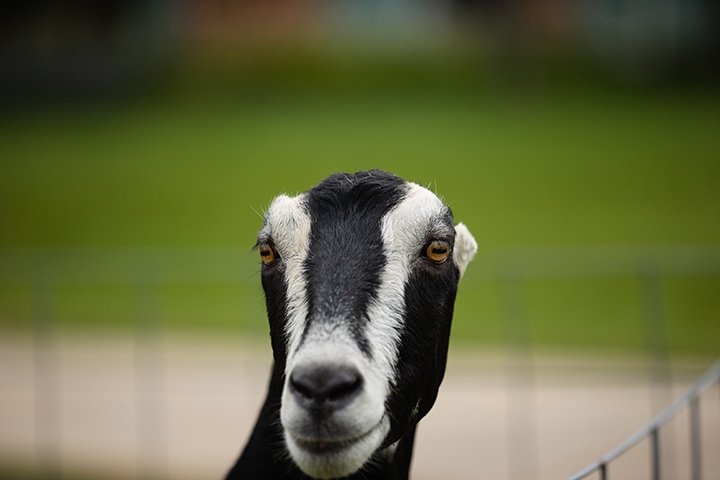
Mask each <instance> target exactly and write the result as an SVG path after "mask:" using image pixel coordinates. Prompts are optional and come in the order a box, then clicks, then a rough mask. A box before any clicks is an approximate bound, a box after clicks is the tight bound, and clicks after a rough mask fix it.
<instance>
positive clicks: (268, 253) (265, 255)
mask: <svg viewBox="0 0 720 480" xmlns="http://www.w3.org/2000/svg"><path fill="white" fill-rule="evenodd" d="M258 250H259V251H260V258H261V259H262V262H263V263H264V264H265V265H270V264H271V263H273V262H274V261H275V259H276V258H277V253H275V249H274V248H273V247H272V245H270V244H269V243H263V244H261V245H260V247H259V248H258Z"/></svg>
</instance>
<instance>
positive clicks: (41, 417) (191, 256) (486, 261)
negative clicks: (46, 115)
mask: <svg viewBox="0 0 720 480" xmlns="http://www.w3.org/2000/svg"><path fill="white" fill-rule="evenodd" d="M252 259H253V257H252V256H251V255H249V252H248V251H245V250H241V249H233V248H226V249H217V248H210V249H62V250H57V249H52V250H42V249H40V250H38V249H27V250H4V251H0V287H1V286H8V285H10V286H17V285H22V286H25V287H27V288H28V289H29V290H30V291H31V296H32V304H33V311H32V314H31V317H32V319H31V321H32V323H33V328H32V331H33V335H34V346H33V350H34V362H35V363H34V371H33V375H34V382H35V387H36V390H37V392H40V395H38V397H37V404H36V405H35V417H36V422H35V425H36V427H35V428H36V432H35V439H36V451H37V458H38V465H39V466H40V467H41V468H42V470H43V471H44V473H45V475H44V477H45V478H59V477H61V474H60V473H59V472H60V470H61V468H62V466H61V459H60V457H61V454H60V446H59V445H60V441H61V437H62V431H61V430H62V428H63V427H62V425H61V422H60V421H59V420H58V419H59V418H60V415H61V412H59V411H58V409H59V407H58V405H59V403H58V380H57V379H58V372H57V366H56V365H55V360H56V348H57V345H56V336H57V333H58V332H57V328H58V327H57V325H56V317H57V312H56V307H57V300H58V298H57V297H58V289H59V288H62V287H64V286H68V285H93V286H98V285H102V286H112V285H123V286H129V288H130V291H131V295H130V296H131V298H132V300H131V303H132V304H133V308H132V310H133V313H132V320H131V321H130V325H131V328H132V330H133V331H134V344H135V345H134V352H135V353H134V356H135V382H136V391H137V392H139V393H138V394H137V396H136V406H137V411H138V418H137V426H138V428H137V439H136V443H137V452H138V453H137V457H138V463H139V464H140V468H139V470H140V476H141V477H143V478H151V477H152V478H165V477H167V472H166V471H165V470H164V469H163V468H162V467H157V466H149V465H146V466H143V465H142V463H143V462H142V458H143V453H144V454H147V453H148V452H151V453H152V454H153V455H154V456H155V457H162V456H163V451H164V449H165V444H166V442H167V439H166V438H165V437H164V435H165V434H164V433H163V432H164V428H163V425H162V424H161V422H162V418H163V416H162V415H160V414H159V412H161V411H162V409H163V408H164V405H163V404H162V401H163V400H162V390H163V375H164V371H163V359H162V358H161V356H159V355H157V354H156V352H157V350H156V348H155V347H156V345H157V343H158V336H159V333H158V324H159V322H160V321H161V319H162V317H163V315H164V314H165V313H164V312H163V306H162V302H161V301H159V290H160V289H161V288H164V287H165V286H167V285H183V286H189V287H191V288H192V287H194V286H198V285H203V286H230V287H231V288H233V289H237V290H241V289H247V287H248V286H249V285H253V286H254V288H255V290H254V291H253V293H252V295H253V297H254V296H257V293H258V291H259V287H258V286H257V284H258V283H259V281H258V278H256V277H255V276H254V275H253V272H254V271H255V270H256V267H254V266H253V263H252V262H253V260H252ZM473 269H474V273H471V274H470V275H469V276H468V277H466V281H465V283H464V284H463V287H462V288H463V291H464V292H466V293H465V294H466V295H467V294H468V293H469V292H468V291H470V292H472V291H480V290H481V289H484V288H485V287H487V286H488V285H493V286H494V287H495V288H496V289H497V293H498V305H499V312H498V314H499V316H500V318H501V321H500V323H501V324H502V330H503V341H504V342H505V343H506V344H507V345H508V346H510V347H511V349H512V351H513V359H512V360H511V361H509V362H508V368H509V371H508V372H507V373H508V378H510V379H512V380H511V381H512V382H513V385H512V388H513V389H520V390H523V391H525V392H528V395H526V396H525V397H523V396H520V395H519V396H517V397H516V398H511V399H509V403H508V414H507V417H508V419H509V424H508V428H509V430H510V435H509V436H508V438H509V445H508V450H509V451H512V452H518V453H519V456H522V457H524V458H527V459H529V460H528V461H529V462H530V466H529V467H528V468H529V469H530V470H532V469H533V466H532V463H533V461H534V460H533V459H534V458H536V457H537V445H536V444H534V443H533V441H532V440H530V439H531V438H534V435H533V432H532V428H533V427H532V425H533V424H534V422H533V419H534V417H535V415H536V412H535V411H534V408H535V407H534V406H533V404H532V402H530V401H528V398H530V397H531V396H532V392H533V388H534V384H535V372H534V369H533V344H532V339H531V333H530V332H531V323H532V320H531V313H532V312H530V306H529V305H528V285H529V283H530V282H533V281H537V280H543V279H570V280H573V281H578V282H581V281H583V280H588V279H610V280H612V279H617V278H632V279H634V280H636V281H637V287H638V288H637V292H636V293H637V297H638V302H639V304H640V312H641V317H642V318H641V319H640V323H641V324H642V332H643V336H644V344H645V349H646V353H647V355H648V358H649V359H650V362H649V365H650V369H649V371H648V376H649V377H650V378H652V379H653V380H655V381H658V382H662V381H666V380H667V379H668V378H669V376H670V373H669V372H670V362H669V352H668V346H667V332H666V327H665V310H664V301H663V289H662V281H663V279H665V278H684V277H688V278H689V277H710V278H720V247H712V246H686V247H674V246H656V247H647V246H643V247H635V246H596V247H587V246H583V247H580V246H557V247H513V248H507V249H503V250H498V251H493V252H488V253H485V254H483V255H480V256H479V257H478V258H477V259H476V260H475V262H474V265H473ZM468 281H469V282H468ZM261 309H262V306H260V310H261ZM718 372H720V367H718V365H716V366H715V367H714V368H713V369H712V370H711V371H710V372H709V373H708V375H706V376H705V377H703V379H702V380H701V382H700V383H698V385H697V386H696V387H695V388H693V390H691V391H690V392H689V393H688V395H686V396H685V397H683V398H682V399H680V400H679V401H678V402H676V403H675V404H673V405H672V406H671V407H669V408H668V409H667V410H665V411H663V412H662V413H661V414H660V415H659V416H658V417H657V418H656V419H655V420H653V422H651V423H650V424H649V425H648V426H647V427H645V428H643V429H642V430H640V431H639V432H638V433H636V434H635V435H633V436H632V437H630V438H629V439H628V440H627V441H626V442H624V443H623V444H621V445H620V446H618V447H617V448H616V449H614V450H612V451H611V452H609V453H608V454H607V455H605V456H603V457H602V458H601V459H600V460H599V461H597V462H595V463H594V464H592V465H590V466H588V467H587V468H586V469H584V470H582V471H581V472H580V473H578V474H577V475H576V476H573V477H570V478H573V479H581V478H584V477H586V476H588V475H590V474H592V473H594V472H600V474H601V478H607V472H608V465H609V464H610V463H611V462H612V461H613V460H614V459H616V458H617V457H619V456H620V455H622V454H623V453H624V452H626V451H627V450H628V449H630V448H632V447H633V446H635V445H636V444H637V443H638V442H639V441H641V440H642V439H643V438H645V437H649V438H650V439H651V442H652V445H653V448H652V452H651V454H652V455H651V457H652V460H651V461H652V462H653V475H654V476H653V479H659V478H660V468H659V442H660V437H661V436H660V427H661V425H663V424H664V423H665V422H667V421H668V419H669V418H671V417H672V416H673V415H674V414H675V413H677V411H678V410H679V409H681V408H685V407H686V406H688V405H689V408H690V413H691V414H690V417H691V427H692V432H693V433H692V437H691V446H692V452H693V455H692V460H693V465H694V467H693V468H694V470H693V471H694V473H693V475H694V476H693V477H692V478H693V480H696V479H697V480H699V479H700V476H699V475H700V473H699V470H698V467H697V465H699V464H700V463H701V461H702V459H701V458H700V448H699V436H698V429H699V425H700V418H699V410H698V409H697V403H698V398H699V396H700V394H701V393H702V391H704V390H705V389H706V388H707V387H708V386H709V385H710V384H711V383H712V382H717V379H718ZM664 404H666V403H663V405H664ZM656 407H657V404H655V405H653V408H655V409H656V411H657V408H656ZM514 464H515V462H512V461H511V462H510V465H509V468H508V470H509V473H510V477H511V478H523V473H522V472H521V471H519V470H515V467H514ZM526 470H527V469H526Z"/></svg>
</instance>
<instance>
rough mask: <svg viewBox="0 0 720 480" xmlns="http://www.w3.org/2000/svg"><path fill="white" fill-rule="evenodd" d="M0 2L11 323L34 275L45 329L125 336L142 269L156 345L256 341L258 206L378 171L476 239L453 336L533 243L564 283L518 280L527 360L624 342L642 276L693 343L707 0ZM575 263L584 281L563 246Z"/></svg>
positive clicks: (701, 231) (698, 331)
mask: <svg viewBox="0 0 720 480" xmlns="http://www.w3.org/2000/svg"><path fill="white" fill-rule="evenodd" d="M3 8H4V12H3V13H4V15H3V19H4V20H3V29H2V30H3V39H4V41H3V47H2V57H1V58H2V59H3V65H4V67H3V74H2V77H1V83H0V85H1V86H2V94H1V98H2V102H3V105H4V107H3V108H2V114H1V117H0V159H2V175H0V211H1V214H0V257H1V258H2V263H0V322H2V325H3V327H4V328H7V329H10V330H14V331H24V330H27V329H28V328H31V327H32V326H33V324H34V323H33V322H34V321H37V317H38V314H37V312H38V309H40V310H42V309H43V308H44V307H43V305H42V303H43V301H40V305H38V299H37V292H38V290H42V289H43V288H46V287H47V286H48V285H50V286H51V288H52V296H53V301H52V317H53V322H52V324H53V325H55V326H57V328H59V329H60V330H63V331H64V330H68V331H73V330H81V331H93V330H100V331H103V330H106V329H111V330H112V329H131V328H135V327H136V326H137V318H136V317H137V315H136V313H135V309H136V304H137V299H136V298H135V297H136V293H137V285H138V284H140V285H143V284H144V282H146V281H147V278H152V279H154V280H153V281H152V282H151V283H152V284H153V285H154V286H153V288H154V289H155V293H156V294H157V298H159V299H160V300H159V301H158V305H157V306H156V307H157V312H158V314H157V318H155V319H154V321H156V322H157V325H159V326H160V328H162V329H167V331H176V330H183V331H191V332H192V331H203V332H208V333H210V334H215V333H217V334H219V335H228V334H237V335H255V336H263V335H265V334H266V331H267V327H266V324H265V318H264V309H263V303H262V292H261V289H260V287H259V278H258V275H257V272H258V269H259V262H258V261H257V259H256V258H255V254H254V253H252V252H251V248H250V247H251V246H252V244H253V243H254V237H255V233H256V231H257V230H258V229H259V227H260V225H261V219H260V218H259V214H261V213H262V211H263V209H264V208H265V206H266V205H267V204H268V203H269V201H270V200H271V199H272V198H273V196H275V195H277V194H278V193H281V192H287V193H296V192H300V191H304V190H306V189H308V188H309V187H311V186H312V185H313V184H315V183H317V182H318V181H320V180H321V179H322V178H324V177H325V176H327V175H328V174H330V173H332V172H338V171H348V172H353V171H357V170H362V169H368V168H381V169H384V170H388V171H390V172H393V173H395V174H397V175H400V176H403V177H405V178H407V179H409V180H412V181H415V182H417V183H420V184H423V185H427V186H430V188H432V189H433V190H435V191H437V192H438V193H439V194H440V195H442V196H443V197H444V198H446V200H447V202H448V203H449V204H450V205H451V207H452V209H453V211H454V213H455V216H456V218H457V219H458V220H459V221H463V222H465V223H466V224H467V225H468V226H469V227H470V229H471V231H472V232H473V233H474V234H475V237H476V239H477V240H478V243H479V246H480V251H479V255H478V260H477V261H476V262H475V263H474V264H473V265H472V266H471V267H470V269H469V271H468V274H467V277H466V278H465V279H464V280H463V285H462V287H461V292H460V295H459V299H458V305H457V315H456V320H455V324H454V335H453V341H454V342H464V343H468V344H470V345H476V344H477V345H485V344H498V343H502V342H505V341H507V339H508V335H509V336H511V337H512V336H513V335H514V334H513V332H512V328H511V329H510V330H508V329H507V328H506V327H505V326H504V325H505V324H504V322H505V320H503V318H504V317H503V315H504V314H503V306H502V302H503V300H502V298H503V293H502V290H503V287H502V285H503V280H502V279H503V278H504V277H503V275H504V273H503V272H502V271H500V270H502V268H500V267H498V266H497V263H498V262H497V258H498V255H499V256H501V257H502V258H503V259H505V260H507V259H508V258H510V259H512V258H514V257H516V256H517V257H518V258H520V259H522V262H523V265H522V268H523V269H527V270H529V271H533V269H536V267H538V265H541V266H542V265H543V264H544V263H543V262H545V263H547V261H548V259H547V255H546V254H540V255H534V254H533V255H529V256H524V253H523V252H525V251H526V250H524V249H527V248H528V246H532V247H533V248H534V247H537V246H541V247H543V246H545V247H552V248H551V250H552V251H553V252H554V253H553V255H554V256H553V257H552V258H554V259H556V260H553V262H554V261H557V262H559V263H560V264H561V265H566V266H567V267H568V268H569V269H570V270H573V272H575V273H572V274H568V275H565V274H563V275H550V276H549V277H547V276H545V275H540V276H538V277H534V276H533V275H532V274H530V275H529V277H530V278H529V279H528V280H527V281H522V283H523V285H522V288H521V290H522V292H523V293H522V302H523V304H524V305H525V307H524V308H525V309H526V312H527V315H526V316H527V318H526V321H527V328H526V329H525V331H526V333H524V334H523V335H524V336H525V337H526V338H525V337H524V338H525V340H527V341H529V342H530V343H531V344H533V345H537V346H539V347H562V348H567V349H575V350H581V349H585V348H596V349H600V350H627V351H640V350H642V349H644V348H646V347H647V338H646V333H647V330H643V328H644V327H643V322H642V317H643V308H644V307H643V303H642V302H643V300H642V298H643V293H642V291H643V288H644V287H643V278H645V276H646V273H647V271H646V270H647V268H650V269H651V270H652V276H653V278H657V279H658V282H659V283H658V285H659V287H658V288H659V292H660V295H661V296H662V297H663V302H662V307H661V308H662V312H663V322H664V323H665V324H666V325H665V326H664V327H663V328H666V331H665V333H666V337H667V339H666V340H667V342H668V344H669V346H670V348H671V349H672V351H674V352H678V353H684V354H699V355H703V356H713V355H716V354H717V353H718V352H719V351H720V348H719V347H720V340H719V339H720V321H718V312H720V295H718V292H719V291H720V290H719V288H718V287H720V280H719V279H718V271H716V270H717V269H716V270H713V268H714V267H713V268H711V267H712V265H715V266H716V265H717V258H718V256H717V251H716V250H714V249H713V246H717V245H718V244H719V243H720V222H718V218H720V135H718V132H720V90H719V89H718V83H717V78H718V71H717V68H716V67H717V65H716V64H717V58H718V56H717V54H718V52H719V50H718V41H717V38H716V37H717V28H715V27H716V26H717V24H716V23H715V20H716V19H717V11H716V10H717V8H716V7H714V6H713V5H711V4H709V3H703V2H694V3H692V4H685V3H679V2H664V3H662V4H661V5H659V6H657V5H656V6H647V5H645V4H643V3H642V2H630V1H625V2H602V1H599V0H598V1H587V2H581V3H580V4H576V3H575V2H564V3H559V4H557V5H551V4H550V3H547V2H532V1H527V2H521V3H520V4H518V5H517V6H511V5H510V4H509V3H505V2H501V1H494V2H471V1H456V2H439V3H438V4H437V5H430V4H429V3H422V2H421V3H417V4H416V3H415V2H388V4H387V5H385V4H383V3H380V2H368V3H367V4H363V5H360V4H356V3H351V2H306V3H303V4H293V3H290V2H279V3H277V4H274V5H272V6H267V5H262V2H242V3H240V4H237V5H233V4H232V3H231V2H219V1H218V2H186V3H183V4H178V5H171V4H166V3H163V2H129V3H126V2H109V3H108V4H107V5H104V6H92V7H91V6H88V5H84V4H82V2H78V3H71V4H69V5H66V6H63V7H62V8H60V7H58V6H53V5H51V4H49V3H48V4H45V5H42V6H41V7H38V6H37V5H34V6H24V7H23V6H20V7H17V6H16V7H10V6H4V7H3ZM578 246H586V247H587V250H586V252H587V254H582V253H581V254H580V258H584V259H586V260H587V259H588V258H589V259H590V260H591V261H590V264H591V265H589V266H588V267H587V268H588V270H587V271H585V272H583V271H582V268H573V267H574V266H575V267H577V265H584V264H583V263H582V261H579V260H577V258H575V257H572V256H569V258H568V256H566V255H565V254H564V253H563V252H565V251H566V249H570V250H572V249H573V248H576V247H578ZM604 246H613V248H615V250H613V251H614V252H615V253H613V254H609V255H610V256H609V257H607V259H606V257H604V255H606V253H607V251H606V250H603V247H604ZM678 246H679V247H680V250H681V251H682V252H681V253H680V254H678V253H677V251H676V250H673V247H678ZM498 252H499V253H498ZM618 252H620V253H619V254H617V253H618ZM648 252H650V254H648ZM653 252H654V253H653ZM648 255H650V257H651V258H652V259H653V261H652V262H651V265H649V267H648V265H646V264H645V263H643V262H644V260H643V259H646V258H650V257H648ZM678 255H679V256H678ZM688 255H689V256H690V257H692V259H693V260H692V265H693V267H692V268H689V269H688V270H687V272H685V273H683V274H682V275H676V273H673V272H676V271H677V268H674V269H670V270H668V271H665V267H664V266H663V265H666V264H667V263H671V264H673V265H676V264H678V263H679V264H682V263H683V262H684V261H685V260H684V259H686V258H687V257H688ZM573 258H575V259H573ZM505 260H502V261H500V263H503V262H505ZM578 262H580V263H579V264H578ZM653 262H655V263H653ZM636 264H637V265H636ZM705 264H708V265H710V266H709V267H708V268H706V269H703V268H698V265H699V266H700V267H702V266H703V265H705ZM603 265H617V266H618V267H619V268H620V267H622V268H620V270H621V271H619V273H618V272H616V273H613V274H610V275H605V274H602V271H603ZM498 268H500V270H498ZM578 270H579V271H580V273H579V274H578ZM498 272H499V273H498ZM512 281H513V282H515V281H517V279H513V280H512ZM33 319H35V320H33ZM523 321H525V320H523ZM513 328H514V327H513ZM523 328H524V327H523Z"/></svg>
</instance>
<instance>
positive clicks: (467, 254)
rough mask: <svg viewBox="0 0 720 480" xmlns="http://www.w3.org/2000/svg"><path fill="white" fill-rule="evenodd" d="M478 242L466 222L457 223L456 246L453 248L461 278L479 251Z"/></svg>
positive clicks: (454, 259) (454, 258)
mask: <svg viewBox="0 0 720 480" xmlns="http://www.w3.org/2000/svg"><path fill="white" fill-rule="evenodd" d="M477 248H478V246H477V242H476V241H475V238H474V237H473V236H472V233H470V230H468V228H467V227H466V226H465V224H464V223H458V224H457V225H455V248H454V250H453V261H454V262H455V265H457V267H458V269H459V270H460V278H462V276H463V274H464V273H465V269H466V268H467V266H468V264H469V263H470V261H471V260H472V259H473V257H474V256H475V252H477Z"/></svg>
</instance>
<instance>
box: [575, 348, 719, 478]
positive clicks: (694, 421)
mask: <svg viewBox="0 0 720 480" xmlns="http://www.w3.org/2000/svg"><path fill="white" fill-rule="evenodd" d="M716 383H720V360H718V361H717V362H716V363H715V364H714V365H713V366H712V367H711V368H710V369H709V370H708V371H707V372H706V373H705V375H703V376H702V377H701V378H700V380H698V382H697V383H696V384H695V385H694V386H693V387H692V388H691V389H690V390H689V391H688V392H687V393H686V394H685V395H683V396H682V397H680V398H679V399H678V400H677V401H676V402H675V403H673V404H672V405H670V406H669V407H667V408H666V409H665V410H663V411H662V412H660V413H659V414H658V415H657V416H656V417H655V418H653V419H652V420H651V421H650V422H649V423H647V424H646V425H645V426H643V427H642V428H640V429H639V430H638V431H637V432H635V433H633V434H632V435H630V436H629V437H628V438H627V439H626V440H625V441H624V442H622V443H620V444H619V445H618V446H616V447H615V448H613V449H612V450H610V451H609V452H607V453H606V454H605V455H603V456H602V457H600V459H599V460H597V461H595V462H593V463H591V464H590V465H588V466H587V467H585V468H583V469H582V470H580V471H579V472H577V473H575V474H574V475H570V476H569V477H568V478H567V480H581V479H583V478H586V477H588V476H590V475H592V474H593V473H599V474H600V480H606V479H608V478H609V472H608V470H609V465H610V464H611V463H612V462H613V461H615V460H616V459H618V458H619V457H621V456H622V455H623V454H625V453H627V452H628V451H629V450H631V449H632V448H634V447H636V446H637V445H638V444H639V443H640V442H642V441H643V440H645V439H649V440H650V475H651V478H652V480H660V478H661V473H660V429H661V428H662V427H663V426H664V425H665V424H667V423H668V422H669V421H670V420H672V419H673V417H675V416H676V415H677V414H678V413H679V412H680V411H682V410H683V409H685V408H689V410H690V415H689V421H690V459H691V461H690V469H691V476H690V478H691V479H692V480H701V478H702V473H701V467H702V462H701V445H700V443H701V442H700V438H701V435H700V433H701V432H700V427H701V425H700V396H701V395H702V394H703V392H705V391H706V390H707V389H708V388H710V387H711V386H712V385H714V384H716Z"/></svg>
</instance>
